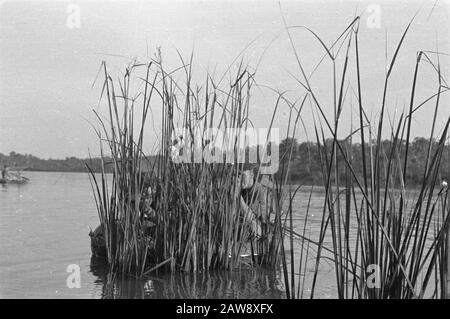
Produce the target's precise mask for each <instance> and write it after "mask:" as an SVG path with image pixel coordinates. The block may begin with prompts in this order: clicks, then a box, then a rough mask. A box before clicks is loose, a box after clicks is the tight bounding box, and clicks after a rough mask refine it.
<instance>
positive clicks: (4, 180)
mask: <svg viewBox="0 0 450 319" xmlns="http://www.w3.org/2000/svg"><path fill="white" fill-rule="evenodd" d="M27 182H28V178H26V177H23V176H22V177H21V178H8V177H7V178H0V184H3V185H4V184H16V185H21V184H25V183H27Z"/></svg>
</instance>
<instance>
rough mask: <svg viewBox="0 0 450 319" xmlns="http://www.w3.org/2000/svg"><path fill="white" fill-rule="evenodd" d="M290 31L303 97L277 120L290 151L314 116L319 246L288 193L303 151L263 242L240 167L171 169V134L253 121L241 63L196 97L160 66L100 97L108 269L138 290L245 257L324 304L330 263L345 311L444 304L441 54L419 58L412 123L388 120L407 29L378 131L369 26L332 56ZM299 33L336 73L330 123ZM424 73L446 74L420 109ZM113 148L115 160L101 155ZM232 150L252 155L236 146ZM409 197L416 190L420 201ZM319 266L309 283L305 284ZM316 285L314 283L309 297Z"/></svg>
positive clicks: (195, 90) (290, 290)
mask: <svg viewBox="0 0 450 319" xmlns="http://www.w3.org/2000/svg"><path fill="white" fill-rule="evenodd" d="M285 27H286V32H287V34H288V37H289V39H290V42H291V44H292V49H293V51H294V53H295V57H296V61H297V63H298V69H299V75H298V76H297V75H295V74H292V76H294V78H295V80H296V81H298V83H299V87H300V91H302V92H303V93H304V95H303V99H301V104H300V105H299V106H297V105H296V104H297V103H292V102H290V101H289V100H288V99H287V98H286V97H285V96H284V94H279V97H278V100H277V102H276V104H275V105H274V114H273V117H275V116H276V113H277V109H278V106H279V104H280V103H285V104H286V105H288V106H289V108H290V116H289V122H288V127H287V135H286V139H285V141H289V140H290V139H291V140H292V139H293V138H294V137H295V136H296V131H297V129H298V124H299V120H300V119H301V111H302V109H303V106H304V105H305V104H306V103H309V104H310V106H312V108H313V109H314V110H315V115H316V117H315V120H316V126H315V138H316V141H315V144H313V145H310V146H311V147H314V148H316V150H315V154H316V155H317V156H316V166H317V169H318V170H319V172H320V174H321V175H320V176H321V179H320V180H321V182H322V185H323V186H324V188H325V200H324V203H323V209H322V215H321V216H322V220H321V226H320V232H319V234H318V238H313V236H310V235H307V229H308V216H309V207H310V205H309V203H308V205H307V209H306V211H298V210H297V208H296V207H295V205H294V198H295V196H296V193H297V192H298V191H299V189H300V188H301V186H299V187H296V188H289V190H288V191H286V187H285V185H286V184H292V176H294V174H295V169H296V167H295V165H292V163H293V162H294V159H295V147H294V143H289V144H288V146H287V147H286V146H285V147H284V148H283V152H282V153H281V157H282V159H281V163H282V165H281V167H280V169H279V172H278V173H277V174H276V176H273V181H274V184H273V186H272V188H271V190H270V192H268V193H267V194H268V195H267V197H266V200H267V203H266V205H264V206H263V207H264V209H265V211H264V212H262V213H261V214H259V216H267V220H269V221H270V222H268V223H262V222H257V223H256V224H257V228H258V229H257V230H256V231H252V230H251V229H252V228H251V224H252V222H253V221H254V218H253V216H252V213H253V212H252V211H251V210H249V209H245V208H243V205H241V203H240V200H241V198H240V190H241V176H242V173H243V171H244V165H242V164H239V161H237V160H236V159H235V161H234V165H231V163H229V164H221V163H214V164H211V163H207V162H205V161H201V162H199V163H196V164H192V163H175V162H174V161H173V160H172V159H171V146H172V144H173V138H174V137H173V131H174V128H175V127H180V126H182V127H186V128H188V132H190V133H188V134H192V135H193V133H192V132H193V131H194V130H195V128H197V127H198V126H199V124H203V126H202V127H203V130H204V131H203V133H204V135H205V136H208V135H207V128H212V127H216V128H225V127H233V128H237V129H238V130H243V129H245V128H246V127H247V126H248V125H249V123H251V121H250V119H249V117H248V114H249V108H250V95H251V94H250V92H251V89H252V86H253V85H254V79H253V74H252V73H251V72H249V70H248V69H246V68H245V67H244V66H243V65H242V64H240V65H239V66H238V67H237V70H236V72H235V73H234V76H233V77H232V79H233V80H231V81H230V82H229V83H228V84H227V85H226V86H225V85H223V84H221V81H218V82H217V81H215V80H214V79H213V78H212V77H211V76H208V77H207V78H206V80H205V82H204V83H203V85H202V86H201V87H197V86H195V85H194V84H193V80H192V70H191V66H192V57H191V59H190V61H189V62H188V63H185V62H184V60H183V59H182V58H181V57H180V60H181V62H182V63H181V64H182V67H181V68H179V69H177V70H174V71H171V72H167V71H166V70H165V69H164V67H163V64H162V62H161V59H160V56H158V57H157V59H156V60H153V61H151V62H150V63H148V64H137V63H134V64H132V65H130V66H129V67H128V68H127V70H126V72H125V75H124V77H123V79H122V80H120V81H119V82H118V83H116V82H115V81H113V79H112V76H111V75H110V74H109V73H108V70H107V66H106V64H105V63H103V71H104V77H105V80H104V85H103V90H102V97H103V98H104V99H105V100H106V102H107V106H108V114H109V116H108V118H106V119H104V118H102V117H101V116H100V115H99V116H98V120H99V123H100V124H101V129H99V130H98V132H97V133H98V136H99V138H100V140H101V143H100V145H101V153H102V155H103V156H104V158H105V159H106V156H111V158H112V162H113V174H112V180H108V176H107V175H106V173H105V172H106V169H105V165H106V160H105V161H104V162H103V163H102V173H101V174H100V175H96V174H95V173H94V172H93V170H90V173H91V174H90V176H91V180H92V186H93V191H94V195H95V200H96V204H97V210H98V213H99V218H100V222H101V225H102V226H103V229H104V233H105V238H106V246H107V253H108V261H109V265H110V270H111V271H112V272H113V273H115V274H121V275H123V276H129V275H135V276H138V277H140V276H143V275H147V274H149V273H152V272H153V271H156V270H158V269H160V270H162V269H164V270H170V271H177V270H182V271H187V272H197V271H206V270H212V269H224V270H231V269H234V268H236V267H237V266H239V265H240V264H241V263H242V262H243V259H242V258H241V257H240V255H241V253H242V251H243V250H244V247H245V246H249V247H250V249H251V251H252V255H253V258H251V259H250V260H249V261H247V262H248V264H250V265H268V266H270V267H276V266H278V265H279V262H280V261H281V269H282V273H283V278H284V283H285V290H286V296H287V298H300V297H310V298H314V297H315V289H316V285H317V282H318V281H319V280H320V268H321V265H322V261H323V260H324V259H327V260H329V261H332V264H333V269H334V273H335V284H336V290H337V291H336V293H337V296H336V297H339V298H423V297H434V298H443V297H448V295H447V291H448V287H447V280H448V276H449V275H448V249H449V246H448V236H449V235H448V233H449V223H450V206H449V204H448V197H449V195H448V194H449V192H448V188H445V187H441V186H440V181H441V179H442V172H443V166H442V165H443V159H444V158H448V154H445V152H447V153H448V145H447V146H446V143H448V137H447V136H448V129H449V125H450V119H445V123H444V126H443V127H438V126H437V125H438V122H437V114H438V112H439V108H440V107H442V106H441V105H440V104H441V95H443V94H444V93H445V92H446V91H448V86H447V85H446V82H445V79H444V78H443V76H442V74H441V67H440V63H439V57H440V53H439V52H430V51H421V52H419V53H418V54H417V61H416V64H415V73H414V77H413V78H412V79H411V82H412V87H411V96H410V102H409V107H408V110H407V111H405V112H404V113H402V114H401V115H400V117H399V118H398V119H397V120H391V119H390V118H387V116H386V115H385V113H386V108H387V105H388V101H387V92H388V90H389V84H390V79H391V75H392V73H393V72H394V69H395V68H394V67H395V63H396V60H397V57H398V56H399V54H400V51H401V48H402V44H403V42H404V40H405V38H406V37H407V33H408V30H409V25H408V26H407V28H406V30H405V32H404V33H403V35H402V37H401V39H400V40H399V43H398V45H397V47H396V50H395V51H394V54H393V56H392V58H391V61H390V64H389V68H388V70H387V72H386V76H385V82H384V90H383V95H382V96H381V97H380V101H381V106H380V116H379V118H378V123H375V124H373V123H371V122H370V121H369V119H368V118H367V116H366V109H365V104H364V92H363V90H362V85H361V70H360V53H359V47H358V34H359V17H357V18H355V19H354V20H353V21H352V22H351V23H350V24H349V25H348V27H347V28H346V29H345V30H344V32H343V33H342V34H341V35H340V36H339V37H338V38H337V39H336V41H334V42H333V43H332V44H331V45H330V46H327V45H325V43H324V41H323V40H322V39H321V38H320V37H319V36H318V35H317V34H315V33H314V32H313V31H312V30H310V29H308V28H305V27H295V26H294V27H291V26H288V25H287V24H285ZM297 29H300V30H303V31H304V32H309V33H311V34H312V35H313V36H314V38H315V39H317V40H318V41H319V43H320V44H321V46H322V47H323V49H324V52H325V53H324V57H323V59H321V62H319V64H320V63H322V61H324V60H325V59H328V60H330V61H331V65H332V70H331V72H330V73H331V75H330V76H331V77H332V79H333V87H334V89H333V91H332V92H331V93H330V94H332V100H333V101H334V116H333V118H329V117H327V116H326V115H325V114H326V112H325V107H324V106H323V105H322V104H321V103H320V102H319V101H320V100H321V99H320V98H319V97H318V96H317V95H316V92H315V90H314V89H313V87H312V86H311V84H310V80H311V76H310V75H308V74H306V72H305V69H304V67H303V64H302V62H301V57H300V55H299V53H298V52H297V51H296V49H295V45H294V35H293V32H294V30H297ZM338 58H341V59H338ZM338 61H343V62H342V64H343V65H340V66H339V65H338ZM423 63H427V64H428V65H429V66H431V67H432V68H433V69H434V70H435V71H436V93H435V94H433V96H431V97H429V98H428V99H426V100H425V101H419V102H417V101H416V92H417V91H418V90H420V88H419V87H417V82H418V81H417V80H418V77H419V76H420V68H421V66H422V65H423ZM350 64H352V65H353V67H352V68H350ZM316 67H317V66H316ZM137 69H145V72H144V73H145V75H144V76H142V77H137V78H139V80H140V81H142V83H143V88H142V89H141V90H140V91H139V92H137V93H136V92H131V89H130V81H132V78H133V77H132V75H133V74H134V72H135V70H137ZM338 70H341V71H340V73H338ZM179 72H182V73H183V74H184V79H183V81H179V80H175V78H174V74H176V73H179ZM229 72H230V74H231V71H229ZM349 72H354V74H352V75H350V74H349ZM133 79H134V80H135V79H136V77H134V78H133ZM352 79H353V80H352ZM352 81H353V82H352ZM350 82H352V83H351V86H352V87H354V88H355V89H354V91H353V93H354V95H355V97H356V99H357V101H358V125H357V126H356V127H351V128H350V130H349V132H348V136H347V137H346V138H345V139H339V138H338V136H339V135H342V131H343V130H344V128H341V127H340V118H341V115H342V113H343V110H344V109H345V108H346V107H348V103H347V100H346V97H347V90H348V88H349V87H350ZM118 88H119V89H118ZM153 103H157V105H159V106H160V107H161V109H162V116H161V119H160V123H161V128H162V129H161V132H160V141H159V142H160V151H159V154H160V156H159V157H158V160H157V161H156V162H155V163H153V164H152V165H150V166H151V170H147V169H144V166H145V167H149V165H144V162H145V160H146V157H145V156H144V154H143V143H144V132H145V125H146V122H147V121H146V120H147V118H148V115H149V110H150V109H151V105H153ZM431 104H432V112H430V114H432V117H433V125H432V128H431V130H430V136H429V138H428V139H426V140H421V148H420V153H421V154H422V156H423V158H422V162H423V163H422V165H418V166H417V167H414V176H416V175H417V174H418V175H419V176H420V178H412V177H411V176H412V175H411V173H410V171H411V167H412V166H413V163H414V161H412V156H413V154H414V152H415V151H414V149H412V148H411V147H415V146H414V144H413V141H412V137H411V135H412V134H411V132H412V119H413V117H414V116H415V114H416V112H417V110H418V109H420V108H425V107H429V105H431ZM137 113H138V114H139V116H136V114H137ZM177 114H181V118H182V120H181V123H178V122H176V118H177V116H176V115H177ZM136 118H139V120H136ZM387 121H388V124H390V127H391V131H390V133H389V135H390V140H389V142H386V141H383V140H382V136H383V128H384V124H385V123H386V122H387ZM272 122H273V118H272ZM272 122H271V123H272ZM271 125H272V124H271ZM347 129H348V128H347ZM202 136H203V134H202ZM327 136H331V138H327ZM192 138H193V136H192ZM203 141H205V143H204V144H202V148H203V147H207V143H206V141H207V138H205V139H204V140H203V139H202V143H203ZM369 141H370V142H369ZM105 145H106V146H107V153H105V152H104V150H103V148H104V146H105ZM411 145H412V146H411ZM263 147H264V148H266V147H268V145H267V144H266V145H264V146H263ZM232 148H233V149H234V150H235V151H237V150H240V149H241V148H242V145H240V142H239V140H238V139H236V140H234V141H233V144H232ZM236 153H239V152H236ZM105 154H106V155H105ZM192 156H194V155H192ZM192 162H193V161H192ZM88 168H89V167H88ZM258 175H259V174H258ZM258 178H259V176H257V179H258ZM417 185H418V186H417ZM148 186H151V188H152V189H157V190H158V194H159V198H160V200H158V201H157V207H156V209H155V210H154V212H153V215H152V216H151V222H150V223H151V225H149V221H148V219H146V217H145V216H144V214H143V212H142V209H141V206H140V205H141V202H142V200H143V196H145V195H144V194H145V190H146V188H147V187H148ZM413 188H415V191H413V192H411V189H413ZM311 196H312V193H311ZM311 196H310V200H311ZM298 215H301V216H305V219H304V221H303V225H302V227H301V231H300V232H299V231H298V228H297V229H295V228H294V219H295V217H294V216H298ZM252 219H253V221H252ZM326 238H329V239H330V240H331V243H332V245H331V247H327V246H326V245H325V242H326ZM311 264H312V265H313V272H312V273H311V272H309V271H307V270H308V267H310V265H311ZM307 276H309V277H310V278H308V279H309V280H310V281H311V287H309V288H310V293H309V296H307V295H306V288H307V287H306V281H305V278H306V277H307Z"/></svg>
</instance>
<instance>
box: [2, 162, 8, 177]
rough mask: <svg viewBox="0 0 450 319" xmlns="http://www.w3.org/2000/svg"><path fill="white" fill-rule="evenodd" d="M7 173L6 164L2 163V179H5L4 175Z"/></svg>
mask: <svg viewBox="0 0 450 319" xmlns="http://www.w3.org/2000/svg"><path fill="white" fill-rule="evenodd" d="M7 174H8V166H7V165H3V169H2V179H6V175H7Z"/></svg>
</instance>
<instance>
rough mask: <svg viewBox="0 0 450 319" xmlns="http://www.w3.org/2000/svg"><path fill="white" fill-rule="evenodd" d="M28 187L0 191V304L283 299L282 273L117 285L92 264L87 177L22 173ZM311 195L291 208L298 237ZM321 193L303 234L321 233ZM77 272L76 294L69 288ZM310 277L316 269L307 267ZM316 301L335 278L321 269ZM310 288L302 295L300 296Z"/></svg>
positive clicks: (93, 221) (92, 216)
mask: <svg viewBox="0 0 450 319" xmlns="http://www.w3.org/2000/svg"><path fill="white" fill-rule="evenodd" d="M25 175H26V176H27V177H29V178H30V182H29V183H28V184H26V185H20V186H18V185H6V186H5V185H4V186H0V297H3V298H101V297H116V298H117V297H119V298H121V297H123V298H142V297H146V298H284V297H285V295H284V287H283V280H282V276H281V275H280V274H281V271H280V270H277V271H268V270H250V269H241V270H237V271H234V272H231V273H230V272H214V273H209V274H197V275H193V274H189V275H169V274H165V275H161V274H159V275H157V276H154V277H150V278H147V279H146V280H128V281H122V282H117V281H115V282H114V283H112V282H111V280H109V278H108V276H107V274H106V273H105V271H104V267H103V266H102V265H98V264H96V263H91V258H90V257H91V252H90V239H89V236H88V232H89V227H91V228H95V227H96V226H97V225H98V217H97V212H96V210H95V204H94V201H93V197H92V194H91V188H90V184H89V179H88V176H87V174H78V173H48V172H45V173H44V172H26V173H25ZM308 197H309V190H305V191H304V192H300V193H299V194H298V195H297V198H296V200H295V205H296V207H297V214H298V215H297V216H295V225H296V228H297V231H299V232H301V231H302V227H301V226H300V225H302V220H304V217H305V215H306V205H307V202H308ZM322 203H323V193H321V192H320V191H318V192H314V194H313V197H312V201H311V207H310V214H309V220H308V225H309V227H308V232H309V233H310V234H315V233H318V231H319V227H320V215H321V211H322ZM72 264H76V265H79V267H80V270H81V288H72V289H69V288H68V287H67V284H66V281H67V278H68V275H69V273H68V272H67V267H68V266H69V265H72ZM308 272H310V273H312V272H313V265H312V264H311V265H310V266H309V267H308ZM319 279H321V280H320V283H319V284H318V288H317V293H316V296H317V297H325V298H326V297H330V296H331V294H332V291H333V287H334V284H333V272H332V269H331V267H329V265H326V264H325V265H324V266H323V267H322V269H321V273H320V278H319ZM307 292H308V288H306V289H305V293H307Z"/></svg>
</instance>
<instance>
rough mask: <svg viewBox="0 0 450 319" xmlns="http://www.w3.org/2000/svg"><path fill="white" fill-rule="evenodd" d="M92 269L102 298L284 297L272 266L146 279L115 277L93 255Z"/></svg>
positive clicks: (165, 274) (277, 275) (161, 275)
mask: <svg viewBox="0 0 450 319" xmlns="http://www.w3.org/2000/svg"><path fill="white" fill-rule="evenodd" d="M91 273H92V274H94V275H95V276H96V277H97V279H96V280H95V284H96V285H98V286H100V287H101V290H102V298H107V299H122V298H124V299H128V298H133V299H135V298H138V299H139V298H149V299H152V298H155V299H166V298H170V299H181V298H183V299H202V298H220V299H234V298H251V299H258V298H273V299H280V298H284V296H285V294H284V292H283V287H282V283H281V281H280V279H279V278H280V277H279V274H278V273H277V272H276V271H274V270H269V269H264V268H263V269H261V268H258V269H250V268H242V269H239V270H235V271H212V272H208V273H189V274H183V273H177V274H170V273H164V274H157V275H153V276H148V277H147V278H145V279H115V280H113V279H112V276H111V275H110V274H108V271H107V267H106V265H105V264H104V263H103V262H101V261H99V260H96V259H91Z"/></svg>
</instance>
